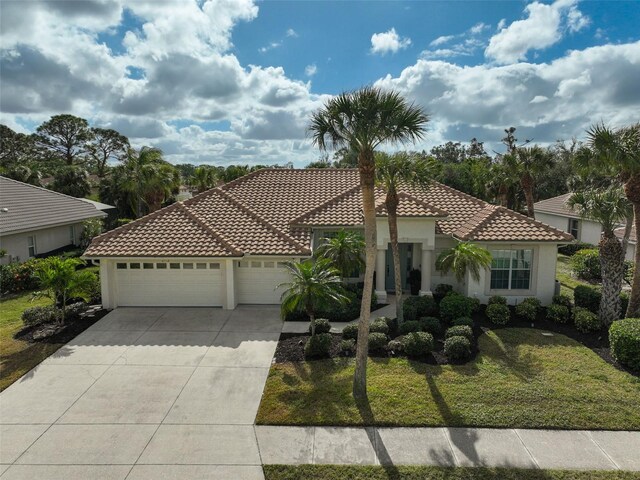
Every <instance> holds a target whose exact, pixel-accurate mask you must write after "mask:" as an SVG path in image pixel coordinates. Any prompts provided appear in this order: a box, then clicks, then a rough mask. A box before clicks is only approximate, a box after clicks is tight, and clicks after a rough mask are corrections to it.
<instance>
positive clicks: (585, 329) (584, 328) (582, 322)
mask: <svg viewBox="0 0 640 480" xmlns="http://www.w3.org/2000/svg"><path fill="white" fill-rule="evenodd" d="M573 323H575V325H576V329H578V330H579V331H580V332H582V333H589V332H595V331H598V330H600V329H601V328H602V322H600V319H599V318H598V315H596V314H595V313H593V312H591V311H589V310H587V309H586V308H580V307H576V308H575V310H574V311H573Z"/></svg>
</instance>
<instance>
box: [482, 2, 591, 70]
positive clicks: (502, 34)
mask: <svg viewBox="0 0 640 480" xmlns="http://www.w3.org/2000/svg"><path fill="white" fill-rule="evenodd" d="M576 1H577V0H556V1H555V2H554V3H552V4H550V5H547V4H544V3H540V2H537V1H534V2H533V3H530V4H529V5H527V6H526V7H525V12H526V15H527V18H525V19H524V20H516V21H515V22H513V23H511V25H509V26H508V27H504V28H502V29H500V31H499V32H498V33H497V34H495V35H494V36H493V37H492V38H491V40H490V41H489V46H488V47H487V48H486V50H485V55H486V57H487V58H489V59H491V60H495V61H496V62H497V63H501V64H509V63H515V62H517V61H520V60H526V57H527V53H528V52H529V51H530V50H542V49H545V48H548V47H550V46H552V45H554V44H556V43H558V42H559V41H560V40H561V39H562V36H563V33H564V28H565V25H566V28H567V29H568V30H570V31H572V32H575V31H578V30H580V29H583V28H585V27H586V26H587V25H588V24H589V19H588V17H586V16H584V15H583V14H582V13H581V12H580V11H579V10H578V8H577V7H576V5H575V3H576ZM501 23H502V21H501Z"/></svg>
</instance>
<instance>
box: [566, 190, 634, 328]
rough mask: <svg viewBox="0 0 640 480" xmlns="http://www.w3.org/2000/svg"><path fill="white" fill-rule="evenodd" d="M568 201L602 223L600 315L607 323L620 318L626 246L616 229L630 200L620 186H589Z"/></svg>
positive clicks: (588, 216)
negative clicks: (600, 187) (590, 187)
mask: <svg viewBox="0 0 640 480" xmlns="http://www.w3.org/2000/svg"><path fill="white" fill-rule="evenodd" d="M568 205H569V206H571V207H572V208H575V209H576V211H577V212H578V213H579V214H580V215H581V216H582V217H584V218H588V219H590V220H594V221H596V222H598V223H600V224H601V225H602V239H601V240H600V243H599V244H598V249H599V251H600V266H601V271H602V298H601V300H600V310H599V317H600V320H601V321H602V322H603V324H604V325H610V324H611V323H612V322H613V321H615V320H618V319H619V318H620V292H621V291H622V280H623V277H624V253H625V252H624V250H623V249H622V243H621V242H620V240H619V239H618V237H616V236H615V234H614V230H615V229H616V227H617V226H618V225H619V224H620V222H622V221H624V220H625V219H626V218H627V216H628V215H629V211H630V210H631V204H630V203H629V201H628V200H627V199H626V198H624V195H623V192H622V189H621V188H619V187H618V188H608V189H605V190H596V189H589V190H584V191H582V192H577V193H574V194H572V195H571V197H569V201H568Z"/></svg>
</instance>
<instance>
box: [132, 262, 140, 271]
mask: <svg viewBox="0 0 640 480" xmlns="http://www.w3.org/2000/svg"><path fill="white" fill-rule="evenodd" d="M129 268H130V269H131V270H140V264H139V263H130V264H129Z"/></svg>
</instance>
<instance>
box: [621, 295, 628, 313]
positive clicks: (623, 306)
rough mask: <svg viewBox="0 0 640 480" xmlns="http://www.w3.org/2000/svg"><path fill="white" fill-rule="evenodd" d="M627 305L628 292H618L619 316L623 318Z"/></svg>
mask: <svg viewBox="0 0 640 480" xmlns="http://www.w3.org/2000/svg"><path fill="white" fill-rule="evenodd" d="M628 306H629V294H628V293H627V292H622V293H620V318H624V314H625V313H626V312H627V307H628Z"/></svg>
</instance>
